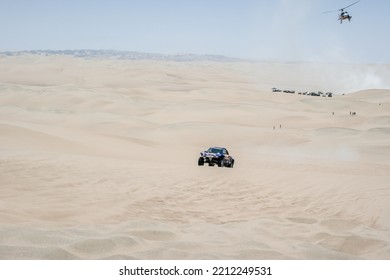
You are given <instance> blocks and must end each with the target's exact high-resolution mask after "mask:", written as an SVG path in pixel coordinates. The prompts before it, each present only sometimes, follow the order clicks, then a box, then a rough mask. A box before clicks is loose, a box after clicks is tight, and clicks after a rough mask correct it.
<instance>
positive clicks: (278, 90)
mask: <svg viewBox="0 0 390 280" xmlns="http://www.w3.org/2000/svg"><path fill="white" fill-rule="evenodd" d="M272 92H284V93H291V94H295V90H281V89H278V88H272ZM298 94H300V95H309V96H322V97H332V96H333V93H331V92H326V93H323V92H322V91H318V92H314V91H312V92H308V91H305V92H300V91H299V92H298Z"/></svg>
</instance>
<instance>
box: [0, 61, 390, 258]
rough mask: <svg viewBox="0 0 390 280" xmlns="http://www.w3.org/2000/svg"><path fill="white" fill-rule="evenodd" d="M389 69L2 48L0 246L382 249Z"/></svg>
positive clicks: (174, 250) (248, 254)
mask: <svg viewBox="0 0 390 280" xmlns="http://www.w3.org/2000/svg"><path fill="white" fill-rule="evenodd" d="M388 71H389V67H388V66H384V65H381V66H379V65H378V66H375V65H366V66H365V65H359V66H356V65H355V66H354V65H321V64H318V65H315V64H298V63H297V64H292V63H291V64H280V63H271V62H269V63H244V62H234V63H228V62H223V63H222V62H221V63H217V62H170V61H120V60H98V59H83V58H71V57H65V56H48V57H45V56H33V55H23V56H14V57H0V189H1V192H0V259H389V258H390V189H389V182H390V175H389V170H390V161H389V159H390V143H389V141H388V139H389V135H390V115H389V112H390V90H389V89H386V88H389V87H387V86H386V85H389V84H390V83H389V80H388V77H389V75H387V74H388ZM292 73H293V74H292ZM335 73H336V75H335ZM346 73H352V74H353V73H354V75H355V76H354V77H352V76H348V75H347V74H346ZM342 74H343V75H344V76H343V75H342ZM352 74H351V75H352ZM365 74H366V75H367V77H366V76H365ZM359 75H360V76H359ZM370 75H371V77H372V75H374V76H375V79H372V80H373V81H374V82H373V83H370V82H369V81H368V78H369V76H370ZM340 77H348V78H347V79H344V80H343V81H344V82H343V81H342V79H341V78H340ZM356 77H366V79H360V81H361V82H362V83H361V84H360V85H359V79H356ZM352 80H355V81H354V84H353V85H352V83H347V84H346V83H345V81H349V82H351V81H352ZM367 85H368V86H370V87H367ZM273 86H277V87H280V88H286V89H289V88H292V89H296V90H305V89H306V90H308V91H311V90H323V91H328V90H329V91H335V92H336V95H335V96H334V97H333V98H325V97H313V96H303V95H298V94H286V93H272V92H271V87H273ZM376 86H378V87H376ZM381 86H382V88H381ZM352 88H353V89H355V90H356V91H354V92H349V91H348V90H349V89H352ZM343 93H347V94H346V95H341V94H343ZM351 112H356V115H353V116H352V115H351V114H350V113H351ZM214 145H218V146H226V147H227V148H228V149H229V151H230V152H231V154H232V155H233V156H234V157H235V159H236V165H235V166H234V168H233V169H229V168H218V167H208V166H204V167H198V166H197V158H198V155H199V152H200V151H202V150H204V149H206V148H208V147H209V146H214Z"/></svg>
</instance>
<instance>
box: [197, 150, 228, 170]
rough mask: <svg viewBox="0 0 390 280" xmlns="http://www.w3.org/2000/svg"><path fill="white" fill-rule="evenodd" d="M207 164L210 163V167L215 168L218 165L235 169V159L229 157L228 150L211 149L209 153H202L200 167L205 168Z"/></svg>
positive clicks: (199, 160)
mask: <svg viewBox="0 0 390 280" xmlns="http://www.w3.org/2000/svg"><path fill="white" fill-rule="evenodd" d="M205 163H208V165H209V166H214V165H215V164H216V165H218V166H219V167H224V166H225V167H230V168H233V165H234V158H233V157H232V156H230V155H229V152H228V150H227V149H226V148H221V147H211V148H209V149H208V150H207V151H204V152H201V153H200V157H199V159H198V165H199V166H203V165H204V164H205Z"/></svg>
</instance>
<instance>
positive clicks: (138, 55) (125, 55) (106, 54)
mask: <svg viewBox="0 0 390 280" xmlns="http://www.w3.org/2000/svg"><path fill="white" fill-rule="evenodd" d="M24 54H34V55H43V56H49V55H66V56H73V57H84V58H102V59H103V58H104V59H118V60H166V61H183V62H186V61H220V62H233V61H243V60H242V59H238V58H232V57H227V56H222V55H208V54H206V55H199V54H174V55H171V54H159V53H144V52H134V51H119V50H93V49H81V50H26V51H3V52H0V55H5V56H17V55H24Z"/></svg>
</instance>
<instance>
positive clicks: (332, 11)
mask: <svg viewBox="0 0 390 280" xmlns="http://www.w3.org/2000/svg"><path fill="white" fill-rule="evenodd" d="M338 11H339V10H331V11H326V12H322V13H323V14H328V13H334V12H338Z"/></svg>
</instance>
